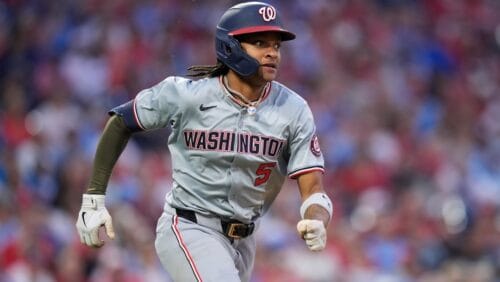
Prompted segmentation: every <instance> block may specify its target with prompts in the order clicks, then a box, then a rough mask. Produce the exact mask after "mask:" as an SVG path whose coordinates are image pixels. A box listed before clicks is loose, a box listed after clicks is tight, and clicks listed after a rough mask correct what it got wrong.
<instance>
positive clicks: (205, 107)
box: [200, 104, 217, 112]
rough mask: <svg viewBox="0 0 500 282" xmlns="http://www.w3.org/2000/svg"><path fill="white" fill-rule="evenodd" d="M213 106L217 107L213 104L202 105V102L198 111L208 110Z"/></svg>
mask: <svg viewBox="0 0 500 282" xmlns="http://www.w3.org/2000/svg"><path fill="white" fill-rule="evenodd" d="M215 107H217V105H215V106H203V104H201V105H200V111H202V112H203V111H206V110H210V109H212V108H215Z"/></svg>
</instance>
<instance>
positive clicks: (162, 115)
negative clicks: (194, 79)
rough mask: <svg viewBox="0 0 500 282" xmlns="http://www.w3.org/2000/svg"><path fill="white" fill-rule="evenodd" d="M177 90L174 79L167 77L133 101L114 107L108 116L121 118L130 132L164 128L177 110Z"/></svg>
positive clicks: (139, 94) (141, 92)
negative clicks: (114, 115)
mask: <svg viewBox="0 0 500 282" xmlns="http://www.w3.org/2000/svg"><path fill="white" fill-rule="evenodd" d="M179 104H180V99H179V90H178V87H177V85H176V78H175V77H167V78H166V79H165V80H163V81H162V82H160V83H158V84H156V85H155V86H153V87H151V88H147V89H144V90H142V91H140V92H139V93H138V94H137V96H136V97H135V99H133V100H131V101H129V102H127V103H125V104H122V105H120V106H118V107H115V108H113V109H111V110H110V111H109V114H111V115H113V114H116V115H119V116H121V117H123V120H124V122H125V125H126V126H127V128H129V129H130V130H131V131H133V132H136V131H144V130H152V129H157V128H162V127H166V126H167V125H168V121H169V120H170V117H171V116H172V114H173V113H174V112H176V111H177V110H178V108H179Z"/></svg>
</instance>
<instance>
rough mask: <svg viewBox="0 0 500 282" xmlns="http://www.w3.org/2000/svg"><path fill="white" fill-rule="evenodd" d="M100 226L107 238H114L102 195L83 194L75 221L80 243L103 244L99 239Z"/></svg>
mask: <svg viewBox="0 0 500 282" xmlns="http://www.w3.org/2000/svg"><path fill="white" fill-rule="evenodd" d="M101 226H104V229H105V230H106V234H107V235H108V237H109V238H111V239H114V238H115V231H113V224H112V220H111V216H110V215H109V212H108V210H107V209H106V207H105V206H104V195H93V194H83V199H82V208H81V209H80V212H79V213H78V220H77V221H76V229H77V230H78V234H79V235H80V241H81V242H82V244H85V245H87V246H90V247H96V248H99V247H101V246H102V245H104V241H102V240H99V228H100V227H101Z"/></svg>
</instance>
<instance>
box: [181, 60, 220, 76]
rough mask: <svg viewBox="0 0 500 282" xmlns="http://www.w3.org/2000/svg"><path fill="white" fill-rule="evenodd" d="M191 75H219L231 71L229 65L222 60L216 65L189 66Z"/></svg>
mask: <svg viewBox="0 0 500 282" xmlns="http://www.w3.org/2000/svg"><path fill="white" fill-rule="evenodd" d="M188 71H189V74H188V76H191V77H217V76H221V75H224V74H227V73H228V72H229V67H228V66H226V65H225V64H223V63H221V62H219V61H218V62H217V64H215V65H197V66H191V67H189V68H188Z"/></svg>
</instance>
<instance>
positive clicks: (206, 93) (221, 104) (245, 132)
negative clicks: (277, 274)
mask: <svg viewBox="0 0 500 282" xmlns="http://www.w3.org/2000/svg"><path fill="white" fill-rule="evenodd" d="M263 91H264V92H263V93H262V98H261V102H260V103H259V104H258V105H257V106H256V108H255V109H248V108H247V107H246V106H245V105H243V104H241V102H239V100H237V99H235V98H234V96H233V95H231V94H230V92H229V89H228V88H227V87H226V86H225V85H224V83H223V79H222V77H216V78H204V79H200V80H190V79H186V78H182V77H175V76H172V77H168V78H166V79H165V80H163V81H162V82H160V83H158V84H157V85H155V86H153V87H151V88H149V89H145V90H143V91H141V92H140V93H139V94H138V95H137V97H136V98H135V99H134V100H133V101H130V102H129V103H127V104H124V105H122V106H119V107H117V108H115V109H113V110H112V112H114V113H117V114H120V115H121V116H123V117H124V120H125V123H126V125H127V127H129V128H130V129H132V130H152V129H157V128H163V127H166V126H171V128H172V132H171V134H170V136H169V138H168V147H169V150H170V153H171V160H172V168H173V175H172V179H173V187H172V190H171V191H170V192H169V193H168V194H167V197H166V205H165V214H164V215H163V216H162V218H160V221H159V226H158V229H157V232H158V237H157V240H156V246H157V252H158V254H159V256H160V259H161V260H162V262H163V264H164V265H165V267H166V268H167V270H169V272H170V273H171V274H172V273H175V274H174V277H176V278H177V279H179V280H184V279H191V278H193V275H195V276H196V278H197V279H198V278H199V277H198V276H197V275H199V276H200V277H201V276H203V277H205V279H207V278H206V277H212V278H213V279H214V280H216V277H217V275H219V274H220V273H221V272H220V271H225V272H224V273H226V275H230V274H228V273H227V271H228V270H227V269H234V266H233V268H230V267H226V268H220V269H221V270H220V271H219V270H216V269H215V268H214V265H213V261H212V262H211V261H210V260H209V261H207V257H208V258H215V259H217V261H226V260H225V258H226V257H227V253H226V251H227V250H228V249H229V248H230V247H229V246H227V244H228V242H222V241H220V243H221V244H223V245H226V247H225V248H222V249H225V250H226V251H222V249H221V251H217V247H215V245H214V244H210V243H208V241H210V240H213V238H212V239H209V238H205V237H206V235H208V234H211V233H209V232H208V231H207V230H206V228H205V227H203V226H199V228H198V227H192V226H191V225H188V224H190V223H189V222H186V221H185V220H183V219H182V218H178V217H177V216H176V215H175V212H172V208H182V209H187V210H192V211H195V212H197V213H198V214H202V215H206V216H216V217H220V218H226V219H235V220H238V221H241V222H244V223H250V222H253V221H255V220H256V219H258V218H259V217H260V216H262V215H263V214H264V213H265V212H266V211H267V210H268V209H269V206H270V205H271V203H272V202H273V200H274V199H275V197H276V196H277V194H278V193H279V191H280V189H281V186H282V184H283V182H284V180H285V177H287V176H288V177H291V178H295V177H297V176H299V175H301V174H303V173H307V172H310V171H323V157H322V154H321V151H320V148H319V144H318V140H317V137H316V135H315V124H314V119H313V115H312V113H311V110H310V108H309V107H308V105H307V103H306V101H305V100H304V99H303V98H302V97H300V96H299V95H298V94H296V93H295V92H293V91H292V90H290V89H288V88H287V87H285V86H284V85H282V84H280V83H278V82H270V83H268V84H267V85H266V87H265V89H264V90H263ZM252 110H255V111H252ZM167 224H168V225H169V226H171V227H170V228H167V227H165V226H166V225H167ZM182 224H185V225H182ZM191 224H192V223H191ZM193 228H194V229H199V230H198V232H199V231H201V233H196V232H195V231H194V230H193ZM193 232H194V234H193ZM181 233H183V234H184V236H181ZM200 234H203V236H201V235H200ZM250 237H253V236H250ZM221 238H222V239H221ZM174 239H175V240H174ZM219 239H221V240H224V236H222V237H219ZM207 240H208V241H207ZM253 240H254V239H253V238H250V239H248V238H245V240H240V241H242V242H240V243H239V246H240V247H239V248H240V249H238V251H237V252H236V253H237V254H238V255H234V254H233V255H230V256H229V257H232V258H233V259H234V260H235V265H236V267H237V268H238V271H235V273H236V274H234V273H233V275H236V277H238V272H239V278H240V279H241V280H248V277H249V274H248V273H247V271H246V270H248V269H251V268H252V265H253V257H254V250H252V249H253V247H251V246H254V244H255V242H254V241H253ZM173 241H177V242H178V244H177V243H176V244H174V243H173ZM205 241H206V242H207V244H208V245H210V246H208V245H207V244H205V245H206V247H201V248H198V249H197V248H196V246H199V245H200V244H201V242H205ZM226 241H227V240H226ZM172 244H174V245H172ZM190 244H191V245H190ZM179 246H180V247H181V249H182V252H183V253H184V254H185V257H183V258H179V257H178V256H176V255H174V254H175V251H173V250H174V249H175V248H179ZM235 248H236V247H235ZM189 249H190V250H189ZM195 261H197V263H195ZM204 261H206V263H204ZM218 266H219V265H218ZM227 277H229V276H227ZM198 280H201V279H198ZM216 281H217V280H216ZM218 281H222V280H218Z"/></svg>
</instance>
